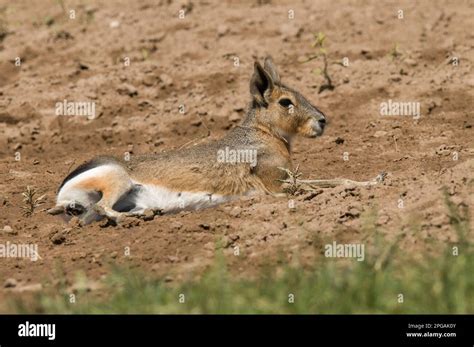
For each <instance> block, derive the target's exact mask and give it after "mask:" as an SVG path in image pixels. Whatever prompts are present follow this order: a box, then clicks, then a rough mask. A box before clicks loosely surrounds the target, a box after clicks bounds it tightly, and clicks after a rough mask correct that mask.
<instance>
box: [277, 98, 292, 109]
mask: <svg viewBox="0 0 474 347" xmlns="http://www.w3.org/2000/svg"><path fill="white" fill-rule="evenodd" d="M278 103H279V104H280V105H281V106H283V107H290V106H291V105H293V103H292V102H291V100H290V99H286V98H285V99H280V100H279V101H278Z"/></svg>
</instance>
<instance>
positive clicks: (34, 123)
mask: <svg viewBox="0 0 474 347" xmlns="http://www.w3.org/2000/svg"><path fill="white" fill-rule="evenodd" d="M61 4H62V2H61V1H52V0H51V1H41V2H39V1H37V2H32V1H15V2H11V1H5V0H2V1H0V24H1V25H0V242H1V243H3V244H6V243H8V242H9V243H14V244H36V245H38V251H39V254H40V256H41V259H40V260H38V261H36V262H32V261H30V260H28V259H17V258H0V280H1V283H0V310H2V311H4V310H5V309H6V308H5V306H4V305H5V300H4V299H5V298H9V297H11V296H12V295H18V292H20V293H26V292H31V291H33V292H34V291H41V290H47V289H48V288H49V289H54V288H55V286H56V285H57V284H58V276H59V275H58V274H60V273H62V272H64V273H65V275H66V278H67V280H68V281H70V282H71V283H72V282H73V279H74V276H75V274H76V273H77V271H82V272H84V273H85V274H86V275H87V277H88V278H89V279H90V280H91V281H97V280H99V279H100V278H102V277H103V276H105V275H106V274H107V273H109V271H110V266H109V265H108V264H109V263H118V264H131V265H132V266H133V267H137V268H139V269H141V270H143V272H145V273H147V274H149V275H151V276H165V277H166V278H167V281H169V282H179V281H182V280H185V279H188V278H194V277H195V276H198V275H199V274H200V273H202V271H203V270H204V269H206V268H207V267H208V266H209V264H211V263H212V261H213V258H214V254H215V252H216V250H215V247H216V242H218V241H220V242H219V244H220V246H219V247H223V248H224V254H225V255H226V257H227V261H228V262H229V264H230V269H231V271H233V272H234V273H235V274H236V276H244V277H245V276H246V277H250V276H256V275H257V274H258V270H259V268H260V267H261V266H262V264H266V263H267V264H268V263H269V262H270V263H272V262H275V263H276V262H277V261H278V263H279V264H281V263H282V262H283V263H285V262H288V263H292V262H299V263H301V264H309V263H311V261H312V260H313V259H314V258H315V257H318V256H321V249H322V244H321V243H318V240H320V239H325V240H329V241H333V240H335V241H337V242H340V243H342V242H364V243H366V244H367V245H368V246H369V247H370V245H371V244H372V243H373V235H370V234H368V233H367V232H366V230H370V228H367V227H364V225H365V224H367V223H369V224H371V223H372V222H370V218H367V216H369V215H371V214H372V213H373V211H376V212H377V216H376V217H375V223H376V224H377V225H378V226H379V227H380V229H381V230H382V232H383V233H384V235H386V238H387V239H389V240H390V239H393V238H395V237H397V236H398V235H403V237H402V241H401V249H403V251H404V252H413V253H414V254H418V253H419V254H420V256H422V255H423V254H424V252H431V251H433V249H432V247H433V246H432V245H433V242H431V241H433V240H434V241H440V242H443V243H444V242H455V241H456V235H455V234H454V233H453V232H452V231H451V228H450V227H449V225H448V224H449V218H448V215H447V210H446V207H445V204H444V203H443V195H442V190H441V188H442V187H443V186H445V187H447V190H448V192H449V194H450V196H451V199H452V200H453V201H454V202H455V203H456V204H458V205H461V204H464V205H470V206H472V202H473V201H472V199H473V194H472V193H473V188H472V187H473V184H472V182H473V169H474V141H473V139H474V131H473V129H472V126H473V125H474V124H473V123H474V120H473V114H472V106H473V100H474V98H473V97H474V93H473V91H474V76H473V74H472V66H473V60H474V50H473V49H474V34H473V22H472V18H473V17H474V5H473V4H472V3H470V2H468V1H453V2H447V1H446V2H444V1H418V2H413V1H406V2H398V3H396V2H384V5H381V4H380V3H379V2H377V1H373V2H368V1H345V2H344V4H339V5H338V4H337V3H336V2H335V1H303V2H296V1H295V2H290V1H287V2H279V1H251V2H240V1H191V2H174V1H171V0H170V1H151V0H141V1H85V0H84V1H67V0H66V1H64V2H63V5H64V8H62V7H61ZM180 9H184V13H185V15H184V18H179V14H180V12H179V11H180ZM400 9H402V10H403V19H399V18H398V14H399V12H398V10H400ZM70 10H74V11H75V18H73V19H70V12H69V11H70ZM289 11H290V12H289ZM291 11H293V12H291ZM291 14H294V18H293V19H292V18H289V17H291ZM289 15H290V16H289ZM317 32H323V33H324V34H325V35H326V41H325V46H326V50H327V55H328V58H329V60H330V63H331V64H330V65H329V73H330V76H331V78H332V80H333V83H334V85H335V89H334V90H333V91H329V90H326V91H324V92H322V93H318V91H319V87H320V86H321V85H322V84H323V83H324V78H323V77H322V76H321V75H319V74H317V73H313V71H314V70H315V69H318V68H321V67H322V61H321V60H320V59H316V60H313V61H311V62H308V63H305V64H302V63H301V61H302V60H303V59H304V58H305V57H307V56H310V55H312V54H314V53H315V52H316V49H315V48H313V47H312V45H311V44H312V42H313V39H314V33H317ZM2 33H3V34H2ZM266 54H271V55H272V56H273V58H274V60H275V63H276V64H277V66H278V67H279V69H280V74H281V75H282V79H283V80H284V82H285V83H287V84H288V85H290V86H292V87H294V88H295V89H297V90H299V91H300V92H301V93H303V94H304V95H305V96H306V97H307V98H308V99H310V100H311V101H312V103H314V104H315V105H317V106H318V107H319V108H320V109H321V110H323V111H324V112H325V114H327V116H328V121H329V124H328V126H327V131H326V132H325V134H324V136H323V137H321V138H318V139H302V138H299V139H296V141H295V143H294V156H293V159H294V162H295V163H297V164H300V168H301V171H302V172H303V174H304V178H314V179H317V178H336V177H344V178H350V179H355V180H365V179H370V178H372V177H375V176H376V175H377V174H378V173H379V172H381V171H386V172H388V177H387V180H386V182H385V183H384V184H382V185H379V186H377V187H371V188H350V189H347V188H344V187H342V188H340V187H338V188H327V189H321V190H320V191H318V192H317V193H316V194H303V195H300V196H296V197H290V198H288V199H285V198H275V197H270V196H262V197H254V198H245V199H242V200H240V201H236V202H232V203H228V204H225V205H221V206H219V207H218V208H214V209H208V210H203V211H197V212H186V213H180V214H177V215H169V216H160V217H155V219H154V220H152V221H136V222H133V223H128V224H126V225H122V226H118V227H110V226H109V227H103V224H101V223H96V224H92V225H89V226H85V227H79V226H78V225H77V223H74V222H72V223H69V224H66V223H65V222H63V221H62V220H61V219H60V218H57V217H54V216H50V215H47V214H46V213H45V212H44V209H46V208H49V207H52V206H53V205H54V199H55V193H56V190H57V188H58V185H59V184H60V182H61V181H62V179H63V178H64V177H65V175H66V174H67V173H68V172H70V171H71V170H72V169H73V167H74V166H75V165H78V164H80V163H82V162H83V161H85V160H87V159H89V158H91V157H93V156H95V155H97V154H112V155H117V156H123V155H125V153H126V152H130V153H131V155H137V154H143V153H150V152H160V151H165V150H168V149H170V148H176V147H179V146H182V145H184V144H189V142H190V141H196V140H199V139H200V138H202V137H203V136H206V135H207V133H208V129H209V130H210V137H211V138H214V137H220V136H222V135H224V134H225V133H226V131H228V129H230V128H231V127H233V126H235V125H236V124H238V122H239V120H240V119H242V118H243V117H244V115H245V107H246V104H247V102H248V101H249V92H248V83H249V78H250V76H251V73H252V68H253V62H254V60H255V59H262V58H263V57H264V56H265V55H266ZM16 57H20V58H21V64H20V65H19V66H16V65H15V63H16V62H17V61H16V60H15V59H16ZM344 57H347V58H348V62H349V66H343V65H341V64H337V63H340V62H341V61H342V59H343V58H344ZM127 58H129V60H130V64H129V65H128V64H126V61H128V60H127ZM235 58H238V60H239V64H238V66H236V65H235V61H236V60H235ZM456 58H457V62H458V64H456V63H455V60H456ZM65 99H66V100H68V101H93V102H95V103H96V116H97V117H96V118H95V119H87V117H80V116H61V115H60V116H58V115H56V114H55V105H56V103H57V102H62V101H63V100H65ZM388 100H392V101H402V102H419V103H420V105H421V117H420V118H419V119H413V117H412V116H381V114H380V105H381V103H383V102H388ZM180 105H184V110H185V112H184V113H180ZM191 145H192V143H191ZM27 186H32V187H34V188H35V189H36V190H37V191H38V195H37V196H39V195H42V194H45V198H44V201H45V203H44V204H43V205H41V206H39V207H38V208H37V209H36V211H35V212H34V213H33V215H32V216H29V217H28V216H24V215H23V210H22V208H21V207H22V206H23V205H24V203H23V202H22V199H23V197H22V193H23V192H24V191H25V189H26V187H27ZM291 199H293V202H294V207H293V208H290V207H291V206H292V203H291V202H290V200H291ZM372 224H373V223H372ZM435 244H436V243H435ZM235 247H238V249H239V251H240V255H239V256H235V255H234V252H235V250H236V248H235ZM128 252H129V253H128ZM282 255H283V257H282Z"/></svg>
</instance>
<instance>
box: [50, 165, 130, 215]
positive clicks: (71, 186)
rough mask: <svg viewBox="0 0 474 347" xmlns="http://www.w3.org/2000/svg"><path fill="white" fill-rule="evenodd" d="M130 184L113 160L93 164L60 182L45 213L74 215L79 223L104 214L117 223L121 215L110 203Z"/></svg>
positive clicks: (122, 193) (124, 171) (128, 187)
mask: <svg viewBox="0 0 474 347" xmlns="http://www.w3.org/2000/svg"><path fill="white" fill-rule="evenodd" d="M132 187H133V183H132V181H131V180H130V177H129V175H128V172H127V171H126V169H125V168H124V167H122V166H120V165H117V164H113V163H112V164H105V165H101V166H98V167H94V168H92V169H90V170H87V171H84V172H82V173H80V174H79V175H77V176H75V177H73V178H71V179H70V180H68V181H67V182H66V183H64V185H63V186H62V187H61V189H60V191H59V193H58V198H57V203H56V207H53V208H52V209H50V210H49V211H48V212H49V213H50V214H60V213H64V214H66V215H67V214H69V215H76V216H78V217H79V218H80V220H81V222H82V223H83V224H88V223H90V222H92V221H94V220H99V219H101V218H104V217H105V218H107V219H109V220H112V221H114V222H119V221H120V220H122V219H123V218H124V217H125V214H123V213H121V212H118V211H115V210H114V209H113V205H114V204H115V203H116V202H117V201H118V200H119V199H120V197H121V196H123V195H125V194H127V192H128V191H129V190H130V189H132ZM61 210H62V211H61Z"/></svg>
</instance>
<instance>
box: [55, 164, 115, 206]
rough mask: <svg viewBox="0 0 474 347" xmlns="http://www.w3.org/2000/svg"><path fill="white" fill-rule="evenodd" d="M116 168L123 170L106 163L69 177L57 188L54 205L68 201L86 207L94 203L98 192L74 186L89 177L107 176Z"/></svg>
mask: <svg viewBox="0 0 474 347" xmlns="http://www.w3.org/2000/svg"><path fill="white" fill-rule="evenodd" d="M117 170H123V168H122V167H120V166H118V165H114V164H106V165H101V166H97V167H95V168H92V169H90V170H87V171H84V172H82V173H80V174H79V175H77V176H75V177H73V178H71V179H70V180H69V181H67V182H66V183H65V184H64V185H63V186H62V188H61V189H60V190H59V192H58V196H57V198H56V205H60V206H67V205H69V204H70V203H79V204H81V205H82V206H84V207H86V208H87V207H89V206H91V205H93V204H95V203H96V202H97V201H99V199H100V194H99V193H98V192H96V191H87V190H84V189H82V188H76V186H77V185H78V184H80V183H81V182H84V181H85V180H88V179H90V178H98V177H103V176H107V175H110V174H111V173H113V172H114V171H115V172H116V171H117Z"/></svg>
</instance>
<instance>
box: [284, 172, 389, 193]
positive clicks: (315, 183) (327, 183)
mask: <svg viewBox="0 0 474 347" xmlns="http://www.w3.org/2000/svg"><path fill="white" fill-rule="evenodd" d="M279 169H280V170H283V171H285V172H286V174H287V175H288V178H287V179H285V180H279V181H280V182H282V183H285V184H288V187H285V188H284V190H285V191H287V192H288V193H290V194H295V193H296V191H298V190H303V191H307V190H315V189H317V188H333V187H337V186H340V185H345V186H361V187H367V186H373V185H377V184H379V183H381V182H383V181H384V179H385V177H386V176H387V174H386V173H385V172H381V173H380V174H378V175H377V177H375V178H373V179H371V180H369V181H353V180H350V179H346V178H335V179H327V180H300V179H298V177H299V176H301V173H299V172H297V174H298V176H295V172H294V171H291V170H288V169H286V168H279ZM297 170H298V167H297Z"/></svg>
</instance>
